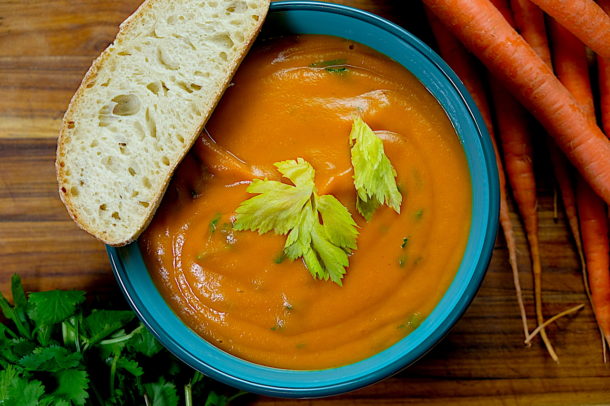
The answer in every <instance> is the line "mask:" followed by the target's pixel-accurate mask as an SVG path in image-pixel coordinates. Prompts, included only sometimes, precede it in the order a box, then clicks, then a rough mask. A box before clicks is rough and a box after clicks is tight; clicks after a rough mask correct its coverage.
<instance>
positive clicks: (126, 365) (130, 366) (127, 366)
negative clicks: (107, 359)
mask: <svg viewBox="0 0 610 406" xmlns="http://www.w3.org/2000/svg"><path fill="white" fill-rule="evenodd" d="M116 367H117V369H124V370H125V371H127V372H129V373H130V374H132V375H133V376H142V375H143V374H144V370H143V369H142V367H140V365H139V364H138V363H137V361H135V360H129V359H125V358H119V359H118V360H117V363H116Z"/></svg>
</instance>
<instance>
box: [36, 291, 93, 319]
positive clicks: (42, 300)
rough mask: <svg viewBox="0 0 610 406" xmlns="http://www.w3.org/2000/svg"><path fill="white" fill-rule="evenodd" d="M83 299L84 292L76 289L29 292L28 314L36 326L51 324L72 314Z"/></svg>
mask: <svg viewBox="0 0 610 406" xmlns="http://www.w3.org/2000/svg"><path fill="white" fill-rule="evenodd" d="M84 300H85V292H82V291H78V290H73V291H64V290H50V291H47V292H35V293H30V297H29V307H28V315H29V316H30V318H31V319H32V320H33V321H34V322H35V323H36V326H37V327H39V326H42V325H47V326H49V325H53V324H56V323H59V322H61V321H63V320H65V319H67V318H68V317H70V316H72V315H73V314H74V313H75V312H76V306H77V305H79V304H81V303H82V302H83V301H84Z"/></svg>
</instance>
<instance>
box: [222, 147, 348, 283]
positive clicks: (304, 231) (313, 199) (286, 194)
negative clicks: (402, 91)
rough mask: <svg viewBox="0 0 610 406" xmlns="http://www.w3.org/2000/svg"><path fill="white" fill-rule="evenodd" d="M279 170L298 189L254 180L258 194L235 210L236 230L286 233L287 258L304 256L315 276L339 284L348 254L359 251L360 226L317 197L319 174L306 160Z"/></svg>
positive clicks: (253, 188)
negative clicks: (316, 180)
mask: <svg viewBox="0 0 610 406" xmlns="http://www.w3.org/2000/svg"><path fill="white" fill-rule="evenodd" d="M275 166H276V167H277V168H278V170H279V172H280V173H281V174H282V175H284V177H286V178H288V179H290V181H292V183H293V184H294V185H287V184H285V183H281V182H278V181H270V180H259V179H255V180H254V181H253V182H252V184H251V185H250V186H249V187H248V189H247V191H248V192H250V193H259V195H258V196H255V197H253V198H251V199H248V200H246V201H245V202H243V203H242V204H241V205H240V206H239V207H238V208H237V210H236V212H237V219H236V221H235V225H234V227H235V229H236V230H252V231H258V232H259V233H266V232H268V231H271V230H273V231H274V232H275V233H276V234H288V236H287V238H286V243H285V245H284V253H285V254H286V256H287V257H288V258H290V259H291V260H295V259H297V258H300V257H303V260H304V262H305V265H306V266H307V269H308V270H309V272H310V273H311V274H312V276H313V277H314V278H317V279H323V280H328V279H330V280H332V281H333V282H335V283H337V284H339V285H341V279H342V277H343V275H344V274H345V268H346V267H347V266H348V265H349V260H348V254H349V253H350V252H351V250H353V249H355V248H356V237H357V236H358V230H357V228H356V223H355V222H354V220H353V219H352V216H351V215H350V213H349V211H348V210H347V208H346V207H345V206H343V205H342V204H341V202H339V201H338V200H337V199H336V198H334V197H333V196H330V195H324V196H318V194H317V193H316V188H315V184H314V176H315V171H314V169H313V167H312V166H311V165H310V164H309V163H308V162H307V161H305V160H304V159H303V158H298V159H296V160H292V161H290V160H289V161H282V162H277V163H276V164H275ZM318 214H319V216H321V217H322V222H320V219H319V216H318Z"/></svg>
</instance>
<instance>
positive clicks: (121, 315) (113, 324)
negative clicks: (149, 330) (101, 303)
mask: <svg viewBox="0 0 610 406" xmlns="http://www.w3.org/2000/svg"><path fill="white" fill-rule="evenodd" d="M133 318H134V314H133V312H131V311H127V310H95V311H93V312H92V313H91V314H90V315H89V316H87V317H85V319H84V321H83V329H84V330H85V332H86V334H87V336H88V337H89V338H88V340H87V341H88V343H89V345H91V344H95V343H97V342H99V341H100V340H103V339H104V338H106V337H108V336H109V335H110V334H112V333H114V332H115V331H117V330H118V329H120V328H123V327H124V326H125V325H126V324H127V323H129V322H130V321H132V320H133Z"/></svg>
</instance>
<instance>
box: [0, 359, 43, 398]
mask: <svg viewBox="0 0 610 406" xmlns="http://www.w3.org/2000/svg"><path fill="white" fill-rule="evenodd" d="M43 393H44V386H42V383H41V382H40V381H38V380H31V381H28V380H27V379H26V378H24V377H23V376H21V375H20V374H19V371H18V370H17V368H15V367H14V366H13V365H8V366H7V367H6V368H5V369H4V370H2V371H0V404H1V405H2V406H36V405H38V401H39V399H40V397H41V396H42V395H43Z"/></svg>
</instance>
